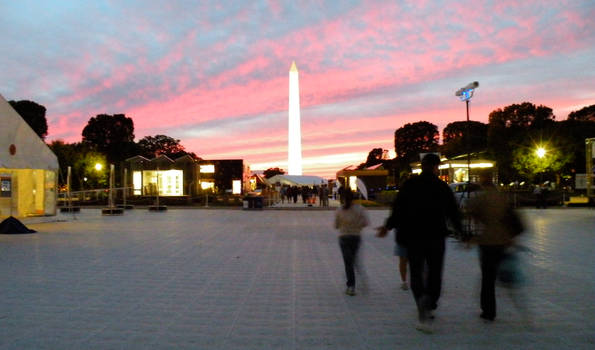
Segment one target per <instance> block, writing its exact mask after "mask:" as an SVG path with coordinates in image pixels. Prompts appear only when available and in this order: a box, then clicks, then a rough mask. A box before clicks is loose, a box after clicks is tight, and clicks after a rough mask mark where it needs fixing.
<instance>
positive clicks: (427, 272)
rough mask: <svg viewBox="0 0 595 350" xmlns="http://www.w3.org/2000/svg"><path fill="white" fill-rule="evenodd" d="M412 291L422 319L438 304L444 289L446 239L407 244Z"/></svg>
mask: <svg viewBox="0 0 595 350" xmlns="http://www.w3.org/2000/svg"><path fill="white" fill-rule="evenodd" d="M407 254H408V258H409V270H410V280H411V291H412V292H413V297H414V298H415V303H416V304H417V310H418V311H419V317H420V320H421V321H423V320H424V319H425V317H426V316H427V311H428V310H433V309H435V308H436V307H437V306H438V299H439V298H440V292H441V290H442V268H443V266H444V239H439V240H431V241H430V240H429V241H424V242H414V243H411V244H408V245H407Z"/></svg>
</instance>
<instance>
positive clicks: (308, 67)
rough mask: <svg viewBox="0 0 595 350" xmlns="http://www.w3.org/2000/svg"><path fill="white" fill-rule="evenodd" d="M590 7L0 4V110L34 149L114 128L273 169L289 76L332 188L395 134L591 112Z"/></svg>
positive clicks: (307, 167)
mask: <svg viewBox="0 0 595 350" xmlns="http://www.w3.org/2000/svg"><path fill="white" fill-rule="evenodd" d="M594 18H595V1H590V0H585V1H573V0H569V1H564V0H562V1H558V0H556V1H547V0H537V1H534V0H524V1H518V0H515V1H506V0H498V1H450V0H442V1H415V2H405V1H383V0H380V1H321V0H318V1H295V0H291V1H264V0H250V1H240V0H237V1H165V0H164V1H149V0H138V1H115V0H114V1H100V0H98V1H82V0H81V1H59V0H55V1H35V0H31V1H29V0H26V1H24V0H19V1H2V2H0V33H2V40H0V48H1V52H2V54H1V55H0V76H1V80H0V81H1V84H0V94H2V95H3V96H4V97H5V98H6V99H7V100H32V101H35V102H37V103H39V104H42V105H44V106H45V107H46V108H47V115H46V117H47V120H48V125H49V135H48V141H51V140H55V139H62V140H64V141H67V142H76V141H80V140H81V132H82V129H83V127H84V126H85V125H86V123H87V121H88V120H89V118H91V117H94V116H96V115H97V114H101V113H107V114H116V113H124V114H126V116H128V117H131V118H132V119H133V120H134V126H135V136H136V139H137V140H138V139H140V138H142V137H144V136H147V135H156V134H165V135H168V136H171V137H174V138H177V139H180V140H181V143H182V145H183V146H185V147H186V149H187V150H188V151H193V152H195V153H196V154H197V155H199V156H200V157H202V158H205V159H237V158H241V159H244V160H245V162H246V163H248V164H249V165H250V166H251V168H252V169H253V170H255V169H266V168H269V167H277V166H278V167H281V168H283V169H285V170H286V169H287V106H288V81H289V76H288V74H289V68H290V65H291V62H292V61H295V62H296V64H297V67H298V70H299V73H300V88H301V95H300V96H301V107H302V109H301V117H302V148H303V158H304V161H303V162H304V164H303V166H304V173H305V174H311V175H320V176H325V177H334V174H335V173H336V171H338V170H340V169H341V168H343V167H345V166H348V165H351V164H353V165H357V164H359V163H361V162H363V161H365V158H366V156H367V154H368V152H369V151H370V150H371V149H373V148H384V149H389V150H391V151H392V152H393V153H394V143H393V140H394V132H395V130H396V129H398V128H400V127H402V126H403V125H404V124H406V123H412V122H417V121H420V120H424V121H429V122H431V123H434V124H436V125H437V126H438V129H439V130H440V131H442V129H443V128H444V127H445V126H446V125H447V124H448V123H450V122H453V121H460V120H464V119H465V105H464V103H463V102H461V101H459V100H458V99H457V98H456V97H455V95H454V93H455V91H456V90H457V89H459V88H460V87H462V86H464V85H466V84H468V83H469V82H471V81H479V83H480V87H479V88H478V89H477V91H476V94H475V96H474V98H473V100H472V101H471V105H470V111H471V119H472V120H477V121H481V122H487V119H488V114H489V113H490V112H491V111H492V110H494V109H497V108H502V107H504V106H507V105H510V104H513V103H521V102H524V101H529V102H532V103H535V104H537V105H539V104H543V105H546V106H549V107H551V108H553V110H554V114H555V116H556V120H563V119H565V118H566V116H567V115H568V113H569V112H571V111H573V110H578V109H580V108H582V107H584V106H587V105H591V104H595V25H594V23H595V22H594V20H593V19H594Z"/></svg>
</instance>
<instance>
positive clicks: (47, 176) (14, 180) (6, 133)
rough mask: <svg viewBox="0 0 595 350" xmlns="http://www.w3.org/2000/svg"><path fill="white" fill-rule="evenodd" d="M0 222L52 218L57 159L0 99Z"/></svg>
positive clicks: (54, 208)
mask: <svg viewBox="0 0 595 350" xmlns="http://www.w3.org/2000/svg"><path fill="white" fill-rule="evenodd" d="M0 122H1V123H2V127H1V128H0V219H3V218H6V217H8V216H14V217H26V216H43V215H56V187H57V177H58V169H59V166H58V158H57V157H56V155H55V154H54V153H53V152H52V151H51V150H50V148H49V147H48V146H47V145H46V144H45V142H43V140H42V139H41V138H39V136H38V135H37V134H36V133H35V131H33V129H31V127H29V125H28V124H27V122H25V121H24V120H23V118H21V116H20V115H19V114H18V113H17V112H16V111H15V110H14V109H13V108H12V107H11V106H10V104H9V103H8V102H6V100H5V99H4V97H2V95H0Z"/></svg>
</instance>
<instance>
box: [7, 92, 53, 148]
mask: <svg viewBox="0 0 595 350" xmlns="http://www.w3.org/2000/svg"><path fill="white" fill-rule="evenodd" d="M8 103H10V105H11V106H12V108H14V110H15V111H17V113H18V114H20V115H21V117H22V118H23V119H24V120H25V122H27V124H29V126H30V127H31V129H33V131H35V133H36V134H37V135H38V136H39V137H40V138H41V139H42V140H45V137H46V136H47V135H48V122H47V120H46V118H45V112H46V109H45V107H44V106H42V105H40V104H37V103H35V102H33V101H27V100H22V101H9V102H8Z"/></svg>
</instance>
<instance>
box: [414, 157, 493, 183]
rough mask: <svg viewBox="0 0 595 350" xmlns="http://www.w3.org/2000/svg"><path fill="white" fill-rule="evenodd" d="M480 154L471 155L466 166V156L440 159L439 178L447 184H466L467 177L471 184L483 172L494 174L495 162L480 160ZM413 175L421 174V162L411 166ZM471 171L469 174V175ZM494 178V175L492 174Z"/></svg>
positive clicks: (477, 179)
mask: <svg viewBox="0 0 595 350" xmlns="http://www.w3.org/2000/svg"><path fill="white" fill-rule="evenodd" d="M480 155H481V154H479V155H478V154H472V155H471V159H470V162H469V164H467V155H461V156H457V157H453V158H450V159H447V158H442V159H441V162H440V165H439V166H438V169H439V170H440V178H441V179H442V180H444V181H446V182H448V183H452V182H467V181H469V176H470V177H471V182H477V181H479V174H480V173H482V172H485V171H489V172H492V173H493V172H495V171H496V170H495V169H496V167H495V162H494V161H492V160H488V159H485V158H480V157H479V156H480ZM411 169H412V170H411V172H412V173H413V174H420V173H421V162H417V163H414V164H411ZM469 171H471V174H469ZM492 177H493V178H496V174H492Z"/></svg>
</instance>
